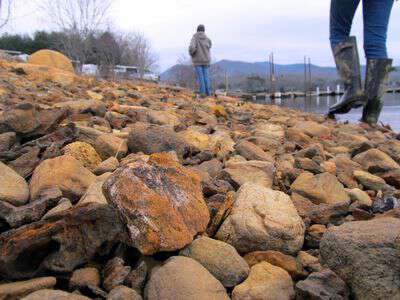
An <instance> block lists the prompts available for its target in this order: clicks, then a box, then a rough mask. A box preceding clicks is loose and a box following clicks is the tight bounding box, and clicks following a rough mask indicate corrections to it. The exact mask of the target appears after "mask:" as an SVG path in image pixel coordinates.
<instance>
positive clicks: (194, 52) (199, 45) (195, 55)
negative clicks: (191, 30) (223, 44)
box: [189, 32, 212, 66]
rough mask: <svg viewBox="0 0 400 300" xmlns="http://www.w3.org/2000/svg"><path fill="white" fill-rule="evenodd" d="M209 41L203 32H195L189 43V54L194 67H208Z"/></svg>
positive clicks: (209, 58)
mask: <svg viewBox="0 0 400 300" xmlns="http://www.w3.org/2000/svg"><path fill="white" fill-rule="evenodd" d="M211 46H212V43H211V40H210V39H209V38H208V37H207V35H206V34H205V33H204V32H197V33H196V34H195V35H194V36H193V38H192V41H191V42H190V46H189V54H190V56H191V58H192V62H193V65H194V66H208V65H210V63H211V54H210V49H211Z"/></svg>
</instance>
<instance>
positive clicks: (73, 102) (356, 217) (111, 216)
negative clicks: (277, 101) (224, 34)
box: [0, 61, 400, 300]
mask: <svg viewBox="0 0 400 300" xmlns="http://www.w3.org/2000/svg"><path fill="white" fill-rule="evenodd" d="M399 164H400V141H399V140H397V137H396V134H395V133H394V132H392V131H391V130H389V129H387V128H385V127H379V126H378V127H374V128H372V127H369V126H368V125H363V124H340V123H337V122H335V121H333V120H328V119H325V118H324V117H322V116H317V115H312V114H307V113H303V112H298V111H294V110H290V109H285V108H280V107H277V106H267V105H260V104H254V103H247V102H242V101H239V100H237V99H234V98H229V97H222V96H220V97H218V98H216V99H214V98H207V99H202V100H197V99H196V98H195V95H194V94H193V93H192V92H190V91H188V90H184V89H178V88H174V87H163V86H158V85H156V84H150V83H132V82H119V83H116V82H107V81H103V80H97V79H94V78H86V77H78V76H76V75H74V74H72V73H70V72H67V71H62V70H60V69H55V68H52V67H46V66H37V65H31V64H18V63H15V62H7V61H0V299H1V300H5V299H7V300H10V299H25V300H34V299H41V300H44V299H78V300H79V299H82V300H83V299H110V300H116V299H150V300H153V299H160V300H161V299H163V300H165V299H166V300H168V299H174V300H177V299H185V300H186V299H196V300H197V299H207V300H208V299H235V300H242V299H243V300H244V299H279V300H281V299H321V300H322V299H398V298H400V277H399V274H400V244H399V237H400V220H399V216H400V210H399V209H398V206H399V203H400V202H399V200H398V199H399V197H400V190H399V188H400V165H399Z"/></svg>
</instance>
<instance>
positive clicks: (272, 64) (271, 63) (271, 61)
mask: <svg viewBox="0 0 400 300" xmlns="http://www.w3.org/2000/svg"><path fill="white" fill-rule="evenodd" d="M269 66H270V81H271V94H272V95H273V96H275V92H276V87H275V84H276V76H275V62H274V53H273V52H272V53H271V55H270V59H269Z"/></svg>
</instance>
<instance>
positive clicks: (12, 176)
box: [0, 162, 29, 206]
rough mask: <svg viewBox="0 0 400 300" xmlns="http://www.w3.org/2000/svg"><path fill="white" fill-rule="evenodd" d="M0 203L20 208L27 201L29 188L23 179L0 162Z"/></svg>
mask: <svg viewBox="0 0 400 300" xmlns="http://www.w3.org/2000/svg"><path fill="white" fill-rule="evenodd" d="M0 182H1V184H0V201H5V202H8V203H10V204H11V205H14V206H21V205H24V204H25V203H27V202H28V200H29V187H28V184H27V183H26V181H25V179H24V178H22V177H21V176H19V175H18V174H17V173H16V172H15V171H14V170H13V169H11V168H9V167H8V166H6V165H5V164H3V163H2V162H0Z"/></svg>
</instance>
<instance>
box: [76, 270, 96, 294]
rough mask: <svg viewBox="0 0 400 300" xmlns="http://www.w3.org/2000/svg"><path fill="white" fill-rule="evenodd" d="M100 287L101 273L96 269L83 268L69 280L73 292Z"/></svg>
mask: <svg viewBox="0 0 400 300" xmlns="http://www.w3.org/2000/svg"><path fill="white" fill-rule="evenodd" d="M99 285H100V273H99V271H98V270H97V269H96V268H83V269H78V270H75V271H74V272H73V273H72V277H71V279H70V280H69V288H70V289H71V290H75V289H81V288H85V287H88V286H99Z"/></svg>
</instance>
